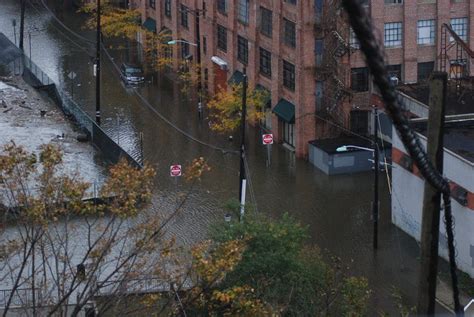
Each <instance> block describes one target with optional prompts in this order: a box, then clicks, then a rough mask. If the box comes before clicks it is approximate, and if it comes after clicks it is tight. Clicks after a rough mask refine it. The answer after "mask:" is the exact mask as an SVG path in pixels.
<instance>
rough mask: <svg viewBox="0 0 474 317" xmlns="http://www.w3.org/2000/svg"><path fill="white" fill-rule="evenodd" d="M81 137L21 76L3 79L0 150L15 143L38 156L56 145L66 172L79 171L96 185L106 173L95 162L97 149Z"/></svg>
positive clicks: (1, 86)
mask: <svg viewBox="0 0 474 317" xmlns="http://www.w3.org/2000/svg"><path fill="white" fill-rule="evenodd" d="M78 133H80V132H78V131H76V130H75V128H74V126H73V125H72V124H71V123H70V122H69V121H68V120H67V119H66V118H65V116H64V114H63V113H62V112H61V110H59V109H58V108H57V107H56V106H55V105H54V103H53V102H51V100H49V98H47V97H44V96H42V95H41V94H40V93H39V92H37V91H36V90H35V89H34V88H32V87H30V86H29V85H27V84H26V83H25V82H24V81H23V79H22V78H21V76H14V77H0V147H1V146H3V145H4V144H5V143H7V142H10V141H13V142H15V144H17V145H22V146H24V147H25V149H26V150H27V151H29V152H34V153H38V152H39V149H40V146H41V145H42V144H46V143H53V144H56V145H58V146H59V147H60V148H61V150H62V151H63V153H64V157H63V162H64V169H65V172H68V173H71V172H76V171H77V172H79V176H80V177H82V178H83V179H84V180H85V181H87V182H90V183H94V182H95V181H99V180H100V179H102V178H103V176H104V175H105V174H104V171H105V169H104V168H103V166H101V165H100V163H99V161H98V160H95V157H96V156H97V155H98V152H97V151H96V149H95V148H94V147H93V146H91V144H90V143H81V142H78V141H77V140H76V137H77V135H78Z"/></svg>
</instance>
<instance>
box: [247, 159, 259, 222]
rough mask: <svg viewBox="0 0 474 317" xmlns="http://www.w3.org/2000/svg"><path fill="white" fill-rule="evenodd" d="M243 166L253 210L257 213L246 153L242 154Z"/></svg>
mask: <svg viewBox="0 0 474 317" xmlns="http://www.w3.org/2000/svg"><path fill="white" fill-rule="evenodd" d="M244 166H245V176H246V178H247V181H248V183H249V189H250V198H251V200H252V202H253V205H254V208H255V212H256V213H258V204H257V196H256V195H255V191H254V187H253V182H252V173H251V171H250V167H249V164H248V161H247V155H244Z"/></svg>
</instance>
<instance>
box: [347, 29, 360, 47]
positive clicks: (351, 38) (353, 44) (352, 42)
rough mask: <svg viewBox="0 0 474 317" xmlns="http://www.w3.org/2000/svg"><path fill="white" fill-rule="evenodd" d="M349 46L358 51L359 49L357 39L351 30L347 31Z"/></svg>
mask: <svg viewBox="0 0 474 317" xmlns="http://www.w3.org/2000/svg"><path fill="white" fill-rule="evenodd" d="M349 45H350V47H351V48H352V49H356V50H358V49H359V48H360V43H359V39H358V38H357V35H356V34H355V32H354V30H353V29H352V28H350V29H349Z"/></svg>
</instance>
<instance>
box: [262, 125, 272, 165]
mask: <svg viewBox="0 0 474 317" xmlns="http://www.w3.org/2000/svg"><path fill="white" fill-rule="evenodd" d="M262 143H263V145H267V167H269V166H270V164H271V160H270V158H271V151H272V144H273V134H271V133H268V134H262Z"/></svg>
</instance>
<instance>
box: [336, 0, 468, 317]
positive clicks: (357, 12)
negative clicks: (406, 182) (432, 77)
mask: <svg viewBox="0 0 474 317" xmlns="http://www.w3.org/2000/svg"><path fill="white" fill-rule="evenodd" d="M342 2H343V6H344V8H345V10H346V12H347V14H348V17H349V21H350V24H351V27H352V29H353V30H354V33H355V34H356V36H357V38H358V39H359V42H360V47H361V51H362V52H363V53H364V55H365V58H366V63H367V66H368V67H369V70H370V72H371V73H372V75H373V77H374V82H375V83H376V84H377V86H378V88H379V90H380V93H381V95H382V99H383V100H384V103H385V107H386V109H387V111H388V113H389V115H390V117H391V119H392V122H393V123H394V125H395V127H396V129H397V131H398V133H399V135H400V138H401V140H402V142H403V144H404V145H405V147H406V149H407V151H408V153H409V154H410V156H411V157H412V158H413V160H414V161H415V163H416V165H417V167H418V169H419V170H420V172H421V174H422V175H423V177H424V178H425V179H426V180H427V181H428V182H429V183H430V184H431V185H432V186H433V187H435V188H437V189H438V190H440V191H441V193H442V196H443V201H444V205H445V211H444V216H445V219H444V220H445V226H446V233H447V236H448V251H449V252H448V253H449V264H450V271H451V283H452V287H453V300H454V310H455V312H456V314H457V315H459V316H462V315H463V308H462V305H461V304H460V302H459V289H458V279H457V272H456V250H455V246H454V232H453V231H454V222H453V215H452V207H451V199H450V196H451V189H450V187H449V183H448V181H447V180H446V179H445V178H444V177H443V176H442V174H441V173H439V172H438V171H437V170H436V169H435V168H434V166H433V163H432V162H431V161H430V160H429V158H428V157H427V155H426V152H425V151H424V148H423V146H422V144H421V141H420V140H419V138H418V137H417V135H416V133H415V132H414V131H413V130H412V129H411V127H410V125H409V121H408V119H407V118H406V117H405V116H404V114H403V113H402V111H401V107H400V105H399V100H398V98H397V95H396V93H395V89H394V87H393V84H392V83H391V82H390V81H389V77H388V73H387V69H386V67H385V61H384V55H383V53H382V50H381V48H380V45H379V43H378V41H377V39H376V38H375V34H374V33H373V30H374V27H373V25H372V22H371V20H370V17H369V16H368V14H367V10H366V8H365V7H364V6H363V5H362V2H361V1H358V0H342Z"/></svg>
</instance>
